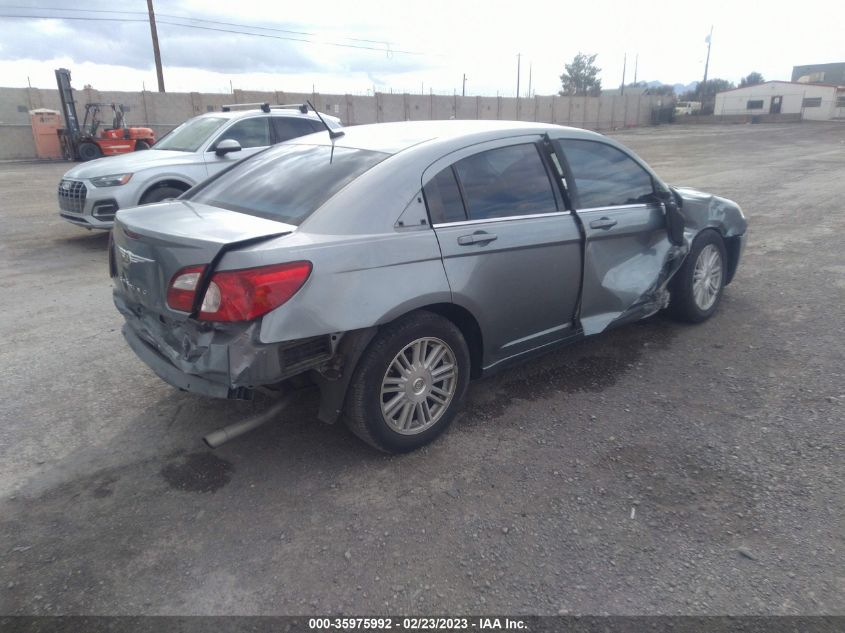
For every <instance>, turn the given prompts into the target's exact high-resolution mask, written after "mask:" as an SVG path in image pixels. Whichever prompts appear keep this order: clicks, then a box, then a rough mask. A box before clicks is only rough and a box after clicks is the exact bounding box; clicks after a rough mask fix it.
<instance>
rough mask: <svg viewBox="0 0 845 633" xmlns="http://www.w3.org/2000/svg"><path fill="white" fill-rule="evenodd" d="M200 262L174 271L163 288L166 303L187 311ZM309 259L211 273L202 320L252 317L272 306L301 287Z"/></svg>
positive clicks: (200, 316)
mask: <svg viewBox="0 0 845 633" xmlns="http://www.w3.org/2000/svg"><path fill="white" fill-rule="evenodd" d="M204 269H205V267H204V266H189V267H188V268H183V269H182V270H180V271H179V272H177V273H176V274H175V275H174V276H173V279H172V280H171V282H170V287H169V288H168V291H167V305H169V306H170V307H171V308H173V309H174V310H181V311H182V312H191V310H192V306H193V304H194V297H195V296H196V288H197V285H198V284H199V279H200V277H201V275H202V272H203V270H204ZM310 274H311V262H293V263H289V264H277V265H275V266H262V267H260V268H246V269H243V270H228V271H224V272H218V273H214V276H212V278H211V281H210V282H209V284H208V289H207V290H206V292H205V296H204V297H203V301H202V307H201V308H200V313H199V318H200V319H201V320H203V321H252V320H254V319H257V318H258V317H260V316H263V315H265V314H267V313H268V312H270V311H271V310H275V309H276V308H278V307H279V306H280V305H282V304H283V303H285V302H286V301H288V300H289V299H290V298H291V297H292V296H293V295H295V294H296V293H297V291H298V290H299V289H300V288H301V287H302V285H303V284H304V283H305V281H306V280H307V279H308V276H309V275H310Z"/></svg>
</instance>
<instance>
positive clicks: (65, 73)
mask: <svg viewBox="0 0 845 633" xmlns="http://www.w3.org/2000/svg"><path fill="white" fill-rule="evenodd" d="M56 84H57V85H58V87H59V99H61V101H62V114H63V115H64V117H65V129H66V130H67V131H66V134H67V135H68V136H70V137H71V138H72V139H73V141H77V140H78V139H79V136H80V129H79V118H78V117H77V116H76V102H75V101H74V100H73V88H71V87H70V71H69V70H68V69H67V68H58V69H56Z"/></svg>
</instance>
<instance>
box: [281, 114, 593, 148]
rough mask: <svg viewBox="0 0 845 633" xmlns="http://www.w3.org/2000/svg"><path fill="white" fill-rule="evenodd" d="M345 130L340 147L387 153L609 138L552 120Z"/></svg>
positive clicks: (450, 122) (403, 124) (454, 122)
mask: <svg viewBox="0 0 845 633" xmlns="http://www.w3.org/2000/svg"><path fill="white" fill-rule="evenodd" d="M343 132H344V134H343V136H342V137H340V138H338V139H336V140H335V144H336V145H337V146H338V147H347V148H350V149H363V150H370V151H375V152H382V153H385V154H397V153H399V152H402V151H404V150H407V149H409V148H411V147H414V146H418V145H421V144H424V143H428V142H432V141H438V142H439V143H440V144H443V143H445V144H448V143H449V141H455V143H456V144H458V145H467V144H472V143H482V142H484V141H490V140H496V139H499V138H504V137H507V136H519V135H523V134H544V133H546V132H548V133H549V134H551V135H553V136H559V135H560V134H559V133H560V132H566V136H571V137H576V138H602V139H603V138H605V137H604V136H602V135H601V134H598V133H597V132H591V131H589V130H583V129H580V128H573V127H565V126H562V125H554V124H550V123H532V122H526V121H487V120H468V121H463V120H444V121H399V122H394V123H374V124H369V125H353V126H350V127H345V128H343ZM288 142H296V141H295V140H294V141H288ZM309 142H311V143H313V144H315V145H317V144H322V145H328V144H330V143H331V140H330V139H329V138H328V135H326V136H325V137H322V138H320V137H315V140H313V141H312V138H311V137H309Z"/></svg>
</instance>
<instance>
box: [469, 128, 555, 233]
mask: <svg viewBox="0 0 845 633" xmlns="http://www.w3.org/2000/svg"><path fill="white" fill-rule="evenodd" d="M455 174H456V175H457V177H458V180H459V182H460V186H461V189H462V191H463V197H464V202H465V203H466V207H467V215H468V216H469V219H470V220H489V219H492V218H504V217H510V216H518V215H534V214H538V213H554V212H555V211H557V203H556V202H555V197H554V194H553V193H552V183H551V181H550V180H549V176H548V174H547V172H546V168H545V166H544V165H543V160H542V159H541V158H540V152H539V151H538V149H537V146H536V145H534V144H533V143H525V144H523V145H510V146H508V147H500V148H497V149H491V150H487V151H486V152H480V153H478V154H475V155H473V156H469V157H467V158H464V159H462V160H459V161H458V162H457V163H455Z"/></svg>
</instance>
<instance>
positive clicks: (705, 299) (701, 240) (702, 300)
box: [668, 230, 728, 323]
mask: <svg viewBox="0 0 845 633" xmlns="http://www.w3.org/2000/svg"><path fill="white" fill-rule="evenodd" d="M727 262H728V258H727V256H726V251H725V243H724V241H723V240H722V236H721V235H719V233H717V232H716V231H713V230H707V231H703V232H701V233H699V234H698V236H697V237H696V238H695V239H694V240H693V242H692V246H691V247H690V252H689V255H687V258H686V260H685V261H684V263H683V265H682V266H681V269H680V270H679V271H678V272H677V273H675V276H674V277H673V278H672V281H671V283H670V287H669V288H670V292H671V301H670V303H669V310H668V311H669V313H670V314H671V315H672V316H673V317H675V318H677V319H678V320H680V321H686V322H687V323H701V322H702V321H706V320H707V319H709V318H710V317H711V316H712V314H713V313H714V312H715V311H716V308H717V307H718V306H719V302H720V301H721V299H722V292H723V291H724V288H725V279H726V273H727Z"/></svg>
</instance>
